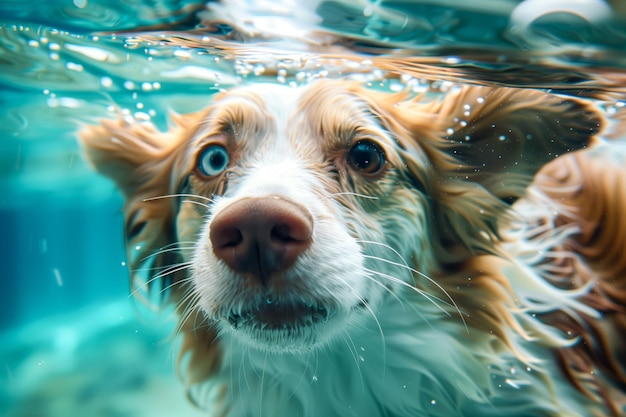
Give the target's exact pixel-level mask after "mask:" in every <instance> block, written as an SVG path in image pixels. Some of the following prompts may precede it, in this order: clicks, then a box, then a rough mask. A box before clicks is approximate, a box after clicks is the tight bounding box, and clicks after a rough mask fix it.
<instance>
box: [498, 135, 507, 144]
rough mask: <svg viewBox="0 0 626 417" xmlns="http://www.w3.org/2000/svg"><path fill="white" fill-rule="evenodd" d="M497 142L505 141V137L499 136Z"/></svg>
mask: <svg viewBox="0 0 626 417" xmlns="http://www.w3.org/2000/svg"><path fill="white" fill-rule="evenodd" d="M498 140H499V141H500V142H504V141H505V140H506V136H505V135H500V136H498Z"/></svg>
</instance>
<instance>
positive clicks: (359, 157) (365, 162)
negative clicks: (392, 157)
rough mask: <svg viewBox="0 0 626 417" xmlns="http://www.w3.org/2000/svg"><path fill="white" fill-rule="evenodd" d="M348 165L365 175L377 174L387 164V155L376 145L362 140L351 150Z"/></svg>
mask: <svg viewBox="0 0 626 417" xmlns="http://www.w3.org/2000/svg"><path fill="white" fill-rule="evenodd" d="M348 164H349V165H350V166H351V167H352V168H354V169H356V170H358V171H361V172H363V173H365V174H375V173H377V172H378V171H380V170H381V168H382V167H383V165H384V164H385V153H384V152H383V150H382V149H381V148H380V146H378V145H377V144H376V143H374V142H372V141H370V140H360V141H358V142H357V143H355V144H354V146H352V148H350V151H349V152H348Z"/></svg>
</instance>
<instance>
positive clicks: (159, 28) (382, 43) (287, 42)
mask: <svg viewBox="0 0 626 417" xmlns="http://www.w3.org/2000/svg"><path fill="white" fill-rule="evenodd" d="M457 3H458V4H457ZM557 3H560V2H557ZM572 3H574V4H572V5H569V6H566V7H564V8H563V7H560V8H554V7H552V6H550V2H549V1H544V2H538V1H532V0H527V1H525V2H523V1H513V0H510V1H507V0H483V1H472V2H451V1H439V2H437V1H434V0H433V1H417V0H416V1H395V2H394V1H343V2H331V1H313V2H306V3H305V2H302V3H298V2H295V1H291V2H290V1H285V2H283V3H279V2H253V1H243V0H242V1H237V2H235V1H231V2H223V3H218V2H208V3H206V2H199V1H191V0H189V1H175V0H168V1H165V0H162V1H158V0H157V1H147V0H145V1H142V0H126V1H123V2H112V1H104V0H99V1H96V0H74V1H72V0H67V1H60V0H57V1H39V0H30V1H23V0H19V1H18V0H3V1H2V2H1V3H0V103H1V105H2V110H3V111H2V112H1V114H0V191H1V192H0V232H1V235H2V237H3V239H2V240H1V242H2V243H1V244H0V245H2V246H1V251H0V254H1V255H0V259H1V265H2V266H3V271H2V277H1V278H0V279H1V283H2V287H1V290H0V362H1V364H2V369H1V371H0V414H1V415H10V416H22V417H27V416H28V417H30V416H32V417H44V416H65V417H72V416H139V415H143V414H145V415H151V416H159V415H181V414H183V413H182V412H181V411H180V410H186V412H187V414H186V415H190V416H192V415H194V413H195V412H194V411H193V410H192V409H191V408H190V406H189V405H187V404H186V402H185V401H184V398H183V389H182V386H181V384H179V383H178V382H177V381H175V379H176V376H175V375H174V373H173V368H174V365H173V359H172V358H173V353H172V348H171V341H170V340H168V339H167V336H168V335H169V334H170V331H171V329H172V327H173V325H174V323H173V320H172V319H171V317H168V316H167V315H160V316H159V315H155V314H153V313H149V312H146V311H139V313H140V314H138V311H137V310H141V308H140V307H139V306H138V305H137V303H136V302H133V301H132V299H131V298H129V296H128V292H129V290H128V283H127V273H128V271H127V268H126V264H125V255H124V250H123V242H122V232H121V224H122V217H121V213H120V205H121V198H120V196H119V195H118V194H117V192H116V191H115V190H114V188H113V186H112V185H111V184H110V183H109V182H108V181H107V180H105V179H103V178H100V177H98V176H97V175H96V174H94V173H93V172H92V171H91V170H90V169H89V167H88V166H87V165H86V164H85V162H84V161H83V159H82V157H81V150H80V149H79V146H78V144H77V142H76V138H75V132H76V130H77V129H78V128H79V126H80V125H81V124H82V123H88V122H95V121H97V120H98V119H100V118H111V117H116V115H117V114H118V113H119V112H122V113H123V114H124V115H126V116H129V117H130V116H132V117H134V118H135V119H138V120H151V121H153V122H154V123H156V124H157V125H158V126H160V127H162V128H163V127H165V126H166V118H167V114H168V111H171V110H174V111H177V112H181V113H184V112H189V111H193V110H197V109H200V108H202V107H204V106H205V105H206V104H207V103H208V102H209V101H210V99H211V95H212V94H215V93H216V92H218V91H220V90H222V89H227V88H229V87H232V86H234V85H238V84H241V83H245V82H259V81H265V82H267V81H270V82H275V83H281V84H293V85H296V84H304V83H306V82H307V81H309V80H311V79H313V78H316V77H332V78H338V77H344V78H350V79H356V80H360V81H363V82H365V83H369V84H371V85H373V86H375V87H376V88H382V89H389V90H392V91H397V90H401V89H405V88H412V89H414V90H415V91H419V90H420V89H423V88H425V86H427V85H431V84H432V83H464V82H469V83H478V84H491V85H504V86H518V87H525V88H546V89H551V90H554V91H559V92H565V93H568V92H569V93H573V94H576V95H581V96H587V97H589V98H591V99H595V100H598V101H599V105H600V106H601V107H603V108H604V109H605V110H606V112H607V115H608V116H610V117H623V114H622V113H621V111H622V110H621V109H623V107H624V100H625V99H626V97H625V94H626V91H625V90H626V87H625V83H624V80H625V79H626V75H625V74H626V73H625V68H626V48H625V47H624V45H626V7H624V6H622V5H621V3H619V2H613V3H612V4H613V6H610V5H609V3H610V2H604V1H601V0H595V1H594V0H590V1H587V2H578V3H576V2H572ZM305 4H306V6H305ZM555 4H556V3H555ZM617 133H618V134H619V133H620V132H617ZM177 390H178V391H177ZM161 392H165V393H167V395H158V394H159V393H161ZM155 394H156V395H155ZM155 398H156V399H158V401H157V400H155ZM146 404H151V405H152V406H151V408H149V409H147V408H146Z"/></svg>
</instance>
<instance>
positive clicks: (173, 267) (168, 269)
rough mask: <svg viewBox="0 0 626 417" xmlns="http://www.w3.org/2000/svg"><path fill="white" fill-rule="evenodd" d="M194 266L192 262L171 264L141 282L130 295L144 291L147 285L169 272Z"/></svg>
mask: <svg viewBox="0 0 626 417" xmlns="http://www.w3.org/2000/svg"><path fill="white" fill-rule="evenodd" d="M191 266H192V262H181V263H178V264H174V265H170V266H167V267H166V268H165V269H164V270H163V271H162V272H160V273H158V274H156V275H154V276H152V277H150V279H148V280H146V281H144V282H142V283H141V284H139V285H138V286H136V287H134V288H133V290H132V291H131V293H130V294H129V297H131V296H134V295H137V293H138V292H139V291H143V290H144V289H145V288H146V287H147V286H149V285H150V284H151V283H153V282H154V281H157V280H159V279H161V278H163V277H165V276H167V275H169V274H173V273H175V272H179V271H182V270H185V269H187V268H190V267H191Z"/></svg>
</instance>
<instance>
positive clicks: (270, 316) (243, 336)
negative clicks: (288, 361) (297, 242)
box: [222, 299, 364, 353]
mask: <svg viewBox="0 0 626 417" xmlns="http://www.w3.org/2000/svg"><path fill="white" fill-rule="evenodd" d="M363 306H364V304H360V305H358V306H355V307H354V310H358V309H362V308H363ZM349 315H350V314H349V311H343V310H341V309H338V308H336V307H333V306H331V305H330V304H329V305H320V303H314V302H293V301H290V302H280V301H275V300H272V299H267V300H266V301H263V302H261V303H257V304H253V305H249V306H247V307H246V308H243V309H241V310H235V309H233V310H231V311H230V312H228V313H227V314H225V315H223V316H222V319H223V322H224V323H228V324H229V325H230V328H231V330H232V331H233V334H235V335H236V336H237V337H238V338H239V339H240V340H241V341H243V342H245V343H247V344H248V345H250V346H256V347H257V348H259V349H262V350H267V351H270V352H276V353H285V352H306V351H309V350H311V349H313V348H315V347H316V346H320V345H322V344H324V343H325V342H326V341H328V340H330V339H331V338H332V335H333V334H335V333H336V330H337V329H340V328H342V325H341V324H340V323H341V322H342V320H346V319H347V317H348V316H349Z"/></svg>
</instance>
